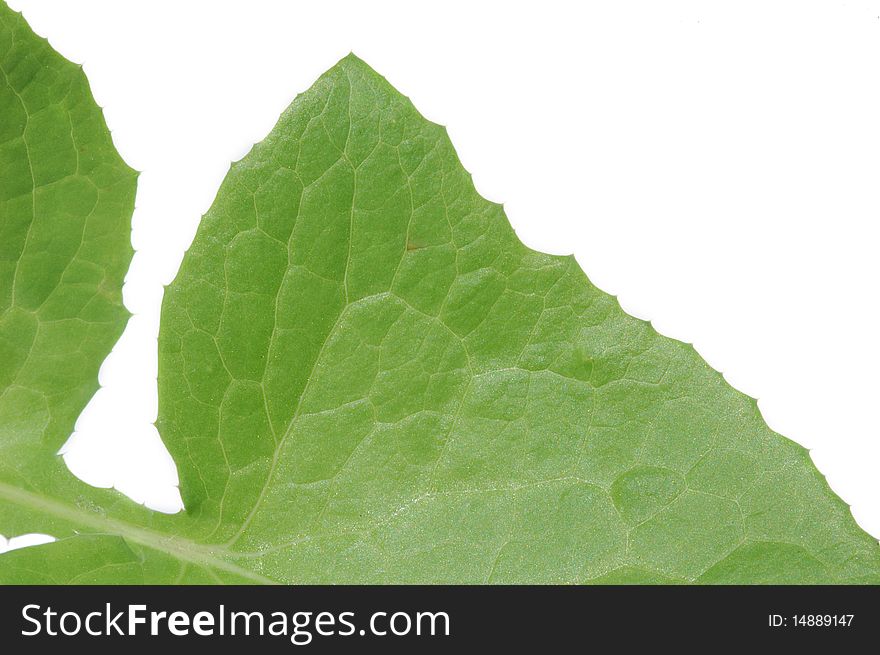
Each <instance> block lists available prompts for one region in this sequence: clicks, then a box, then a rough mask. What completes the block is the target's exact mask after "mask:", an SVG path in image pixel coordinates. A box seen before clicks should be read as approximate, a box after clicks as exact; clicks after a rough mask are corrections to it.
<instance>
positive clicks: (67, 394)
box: [0, 2, 136, 577]
mask: <svg viewBox="0 0 880 655" xmlns="http://www.w3.org/2000/svg"><path fill="white" fill-rule="evenodd" d="M135 185H136V173H135V172H134V171H133V170H132V169H130V168H129V167H128V166H127V165H126V164H125V162H123V161H122V159H121V158H120V157H119V154H118V153H117V152H116V150H115V149H114V147H113V143H112V141H111V139H110V133H109V132H108V130H107V127H106V125H105V123H104V119H103V116H102V114H101V110H100V109H99V108H98V106H97V105H96V104H95V101H94V99H93V98H92V94H91V92H90V90H89V86H88V82H87V81H86V78H85V75H84V74H83V72H82V70H81V68H80V67H79V66H76V65H74V64H72V63H70V62H69V61H67V60H65V59H63V58H62V57H61V56H60V55H59V54H58V53H56V52H55V51H54V50H52V48H51V47H50V46H49V44H48V43H47V42H46V41H45V40H44V39H41V38H39V37H37V36H36V35H35V34H34V33H33V32H31V30H30V28H29V27H28V26H27V24H26V23H25V21H24V19H23V18H22V17H21V15H20V14H17V13H15V12H13V11H12V10H11V9H9V8H8V6H7V5H6V4H5V3H2V2H0V532H3V533H5V534H7V535H15V534H20V533H22V532H30V531H33V530H37V529H40V528H41V527H43V528H48V529H51V528H52V527H53V526H51V525H46V524H45V522H44V521H41V520H36V521H32V520H31V518H32V517H31V515H30V513H29V512H28V511H26V510H22V508H20V507H18V506H16V505H15V504H14V503H11V502H10V501H9V498H8V496H9V495H10V494H15V493H18V492H19V491H23V492H29V493H36V494H41V495H46V496H48V497H57V498H61V497H64V498H67V499H68V500H71V499H75V498H76V496H73V497H72V496H71V492H72V488H73V487H74V486H79V487H82V488H83V489H88V488H87V487H85V486H84V485H81V483H78V482H77V481H75V479H74V478H73V477H72V476H71V475H70V474H69V473H68V472H67V469H66V467H65V466H64V463H63V462H62V460H61V458H60V457H57V456H56V453H57V452H58V450H59V448H60V447H61V446H62V445H63V444H64V442H65V441H66V440H67V438H68V437H69V435H70V433H71V432H72V430H73V427H74V422H75V421H76V418H77V416H78V415H79V413H80V412H81V411H82V409H83V407H84V406H85V405H86V403H87V402H88V400H89V399H90V398H91V396H92V395H93V394H94V393H95V391H96V390H97V388H98V368H99V367H100V365H101V362H102V361H103V359H104V357H105V356H106V355H107V354H108V353H109V352H110V349H111V348H112V346H113V344H114V343H115V342H116V340H117V339H118V338H119V336H120V334H121V333H122V330H123V328H124V326H125V323H126V321H127V319H128V312H127V311H126V309H125V307H124V306H123V304H122V282H123V277H124V275H125V272H126V270H127V269H128V265H129V262H130V261H131V257H132V248H131V243H130V233H131V215H132V211H133V207H134V195H135ZM72 483H73V484H72ZM73 493H75V492H73ZM0 577H2V574H0Z"/></svg>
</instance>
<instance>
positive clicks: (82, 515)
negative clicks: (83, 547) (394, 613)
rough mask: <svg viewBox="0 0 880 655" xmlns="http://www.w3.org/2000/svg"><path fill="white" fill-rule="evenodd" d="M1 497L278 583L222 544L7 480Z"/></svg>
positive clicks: (188, 558) (169, 552)
mask: <svg viewBox="0 0 880 655" xmlns="http://www.w3.org/2000/svg"><path fill="white" fill-rule="evenodd" d="M0 498H2V499H3V500H6V501H8V502H10V503H14V504H16V505H19V506H20V507H25V508H27V509H31V510H35V511H38V512H41V513H43V514H48V515H51V516H55V517H58V518H61V519H64V520H65V521H70V522H71V523H74V524H77V525H84V526H88V527H89V528H92V529H94V530H97V531H99V533H102V534H108V535H114V536H118V537H121V538H123V539H126V540H129V541H132V542H134V543H137V544H140V545H142V546H146V547H147V548H150V549H152V550H156V551H159V552H162V553H165V554H166V555H170V556H171V557H174V558H176V559H180V560H184V561H187V562H190V563H193V564H198V565H202V566H207V567H210V568H214V569H217V570H220V571H225V572H227V573H233V574H235V575H239V576H241V577H243V578H247V579H248V580H251V581H253V582H256V583H261V584H277V581H275V580H272V579H271V578H267V577H265V576H262V575H260V574H258V573H256V572H254V571H252V570H250V569H245V568H242V567H240V566H238V565H237V564H234V563H233V562H231V561H229V559H226V558H225V557H229V558H234V557H235V554H234V553H232V552H229V551H227V550H226V549H225V548H224V547H222V546H209V545H205V544H200V543H197V542H195V541H191V540H189V539H185V538H182V537H177V536H174V535H169V534H166V533H163V532H157V531H156V530H151V529H149V528H144V527H141V526H137V525H133V524H131V523H128V522H126V521H122V520H119V519H114V518H110V517H107V516H100V515H98V514H94V513H91V512H87V511H85V510H83V509H81V508H78V507H76V506H73V505H69V504H67V503H63V502H60V501H58V500H56V499H54V498H50V497H48V496H44V495H42V494H39V493H34V492H31V491H26V490H24V489H19V488H16V487H14V486H11V485H9V484H6V483H5V482H0Z"/></svg>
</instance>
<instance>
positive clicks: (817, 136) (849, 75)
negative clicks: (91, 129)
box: [0, 0, 880, 549]
mask: <svg viewBox="0 0 880 655" xmlns="http://www.w3.org/2000/svg"><path fill="white" fill-rule="evenodd" d="M9 4H10V5H11V6H12V7H13V8H15V9H19V10H23V11H24V14H25V17H26V18H27V20H28V21H29V22H30V24H31V26H32V27H33V28H34V30H35V31H36V32H37V33H39V34H41V35H44V36H46V37H48V39H49V41H50V42H51V44H52V45H53V46H54V47H55V48H56V49H57V50H58V51H59V52H61V53H62V54H63V55H64V56H65V57H67V58H69V59H71V60H73V61H76V62H79V63H83V64H84V65H85V71H86V74H87V75H88V77H89V81H90V82H91V85H92V89H93V91H94V95H95V97H96V99H97V101H98V103H99V104H100V105H101V106H103V107H104V108H105V114H106V118H107V122H108V124H109V126H110V129H111V130H112V132H113V137H114V141H115V143H116V146H117V148H118V149H119V151H120V153H121V154H122V156H123V157H124V158H125V159H126V160H127V161H128V163H129V164H130V165H132V166H133V167H135V168H136V169H138V170H140V171H142V174H141V177H140V183H139V187H138V194H137V209H136V211H135V215H134V231H133V235H132V240H133V243H134V246H135V248H136V249H137V253H136V255H135V258H134V262H133V263H132V268H131V271H130V272H129V275H128V278H127V282H126V286H125V290H124V291H125V302H126V304H127V305H128V307H129V308H130V309H131V310H132V311H133V312H134V313H135V316H134V318H133V319H132V321H131V323H130V324H129V326H128V328H127V330H126V332H125V334H124V335H123V337H122V340H121V341H120V343H119V344H118V345H117V347H116V349H115V350H114V352H113V354H112V355H111V356H110V357H109V358H108V359H107V361H106V362H105V364H104V367H103V369H102V372H101V384H102V385H103V388H102V389H101V391H100V392H99V393H98V394H97V396H96V397H95V398H94V400H93V401H92V403H91V404H90V405H89V407H88V408H87V409H86V411H85V413H84V414H83V416H82V417H81V418H80V420H79V422H78V424H77V432H76V433H75V434H74V435H73V437H72V439H71V441H70V442H69V443H68V445H67V446H66V447H65V459H66V461H67V464H68V466H70V468H71V469H72V470H73V472H74V473H76V474H77V475H79V476H80V477H82V478H83V479H84V480H86V481H87V482H90V483H92V484H96V485H101V486H110V485H113V486H116V487H117V488H119V489H120V490H122V491H123V492H125V493H126V494H128V495H130V496H132V497H133V498H135V499H136V500H138V501H139V502H146V503H147V504H148V505H150V506H152V507H155V508H158V509H162V510H165V511H174V510H176V509H178V508H179V507H180V500H179V495H178V493H177V490H176V488H175V486H174V485H175V483H176V481H177V476H176V472H175V469H174V464H173V462H172V461H171V459H170V457H169V456H168V455H167V453H166V452H165V449H164V447H163V446H162V444H161V441H160V439H159V437H158V435H157V433H156V430H155V428H154V427H153V426H152V421H153V420H154V419H155V416H156V383H155V376H156V341H155V339H156V333H157V329H158V321H159V307H160V302H161V297H162V288H163V285H165V284H167V283H169V282H170V281H171V280H172V279H173V277H174V275H175V272H176V270H177V267H178V265H179V263H180V259H181V257H182V256H183V252H184V251H185V249H186V248H187V246H188V245H189V242H190V241H191V239H192V236H193V234H194V232H195V229H196V225H197V223H198V220H199V217H200V215H201V214H202V213H204V211H205V210H206V209H207V208H208V206H209V204H210V203H211V201H212V200H213V198H214V195H215V193H216V190H217V187H218V185H219V184H220V181H221V180H222V178H223V176H224V175H225V173H226V171H227V169H228V167H229V163H230V161H232V160H235V159H239V158H241V157H242V156H243V155H244V154H245V153H246V152H247V151H248V150H249V149H250V146H251V144H253V143H254V142H256V141H259V140H261V139H262V138H263V137H264V136H265V135H266V133H267V132H268V131H269V130H270V129H271V127H272V125H273V124H274V122H275V120H276V119H277V117H278V115H279V114H280V112H281V111H282V110H283V109H284V108H285V107H286V106H287V104H288V103H289V102H290V101H291V100H292V99H293V97H294V96H295V95H296V94H297V93H298V92H300V91H303V90H305V89H306V88H308V87H309V86H310V85H311V83H312V82H313V81H314V80H315V79H316V78H317V77H318V76H319V75H320V74H321V73H322V72H323V71H324V70H326V69H327V68H329V67H330V66H332V65H333V64H334V63H335V62H336V61H337V60H338V59H340V58H341V57H343V56H344V55H346V54H347V53H348V52H349V51H354V52H355V53H356V54H358V55H359V56H360V57H361V58H363V59H365V60H366V61H367V62H368V63H369V64H370V65H372V66H373V67H374V68H375V69H376V70H378V71H379V72H380V73H382V74H383V75H385V76H386V77H387V78H388V79H389V80H390V82H391V83H392V84H394V85H395V86H396V87H397V88H398V89H400V90H401V91H402V92H403V93H405V94H406V95H408V96H410V97H411V98H412V100H413V102H414V103H415V104H416V106H417V107H418V108H419V109H420V110H421V112H422V113H423V114H425V115H426V116H427V117H428V118H430V119H431V120H434V121H436V122H439V123H442V124H444V125H447V126H448V128H449V132H450V135H451V138H452V140H453V142H454V143H455V146H456V147H457V149H458V152H459V154H460V156H461V159H462V160H463V162H464V164H465V166H466V167H467V168H468V169H469V170H470V171H471V172H472V173H473V175H474V180H475V182H476V185H477V188H478V189H479V190H480V192H481V193H482V194H483V195H484V196H486V197H488V198H490V199H492V200H496V201H499V202H504V203H505V207H506V210H507V213H508V216H509V217H510V220H511V222H512V223H513V226H514V227H515V228H516V230H517V233H518V234H519V235H520V237H521V238H522V239H523V241H525V242H526V243H527V244H528V245H530V246H532V247H534V248H538V249H541V250H545V251H550V252H554V253H560V254H563V253H569V252H574V253H575V254H576V255H577V259H578V261H579V262H580V263H581V265H582V266H583V268H584V269H585V271H586V272H587V274H588V275H589V276H590V278H591V279H592V280H593V281H594V282H595V283H596V284H597V285H598V286H600V287H601V288H602V289H604V290H606V291H608V292H610V293H613V294H616V295H618V296H619V298H620V301H621V303H622V305H623V307H624V308H625V309H626V310H627V311H629V312H630V313H632V314H635V315H636V316H639V317H642V318H645V319H649V320H651V321H652V322H653V323H654V325H655V327H656V328H657V329H658V330H659V331H660V332H662V333H664V334H666V335H669V336H672V337H676V338H678V339H682V340H685V341H690V342H694V344H695V346H696V348H697V350H698V351H699V352H700V353H701V354H702V355H703V356H704V357H705V358H706V359H707V360H708V361H709V363H710V364H711V365H712V366H714V367H715V368H717V369H719V370H721V371H723V372H724V374H725V377H726V378H727V379H728V380H729V381H730V382H731V384H733V385H734V386H735V387H737V388H738V389H740V390H742V391H744V392H746V393H748V394H750V395H752V396H756V397H757V398H759V400H760V408H761V411H762V412H763V414H764V416H765V418H766V419H767V421H768V423H769V424H770V426H771V427H772V428H774V429H775V430H777V431H779V432H781V433H783V434H785V435H786V436H788V437H790V438H792V439H794V440H796V441H798V442H800V443H801V444H803V445H805V446H807V447H808V448H810V449H811V453H812V456H813V459H814V461H815V462H816V464H817V466H818V467H819V469H820V470H821V471H822V472H823V473H824V474H825V475H826V476H827V477H828V480H829V482H830V484H831V486H832V487H833V488H834V490H835V491H836V492H837V493H839V494H840V495H841V496H842V497H843V498H844V500H846V502H847V503H849V504H851V505H852V508H853V513H854V515H855V517H856V520H857V521H858V522H859V523H860V524H861V525H862V527H864V528H865V529H866V530H867V531H869V532H871V533H872V534H873V535H874V536H878V537H880V476H878V475H877V473H876V472H877V470H878V468H880V428H878V417H877V407H878V398H880V382H878V374H877V372H878V370H880V341H878V324H880V320H878V319H880V310H878V307H880V303H878V291H877V282H878V280H880V261H878V257H877V249H878V244H880V240H878V231H880V230H878V227H877V226H878V219H880V83H878V81H880V3H878V2H858V1H850V2H830V1H827V0H826V1H824V2H809V1H805V0H799V1H797V2H766V1H764V2H743V1H742V0H740V1H738V2H735V3H732V2H728V3H723V5H722V4H720V3H719V4H713V3H706V2H678V3H675V2H662V3H657V2H645V3H629V2H614V3H593V4H588V3H574V2H572V3H561V2H549V1H547V0H543V1H542V2H537V3H535V4H534V6H531V7H530V6H528V5H525V4H516V3H512V2H502V3H494V2H479V3H478V2H474V1H471V2H452V1H449V0H446V1H444V2H442V3H440V2H437V3H412V2H400V3H392V2H369V3H361V2H350V3H349V2H328V1H326V0H323V1H320V2H313V1H312V2H307V3H297V2H280V1H279V2H270V1H257V0H249V1H246V2H224V1H217V0H211V1H200V2H193V1H189V2H180V1H166V0H150V1H149V2H134V1H131V2H121V1H119V0H115V1H114V0H106V1H98V0H94V1H74V0H28V1H25V0H9ZM0 549H2V544H0Z"/></svg>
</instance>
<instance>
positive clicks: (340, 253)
mask: <svg viewBox="0 0 880 655" xmlns="http://www.w3.org/2000/svg"><path fill="white" fill-rule="evenodd" d="M159 357H160V360H159V365H160V366H159V394H160V412H159V421H158V426H159V429H160V432H161V433H162V435H163V438H164V440H165V442H166V444H167V445H168V448H169V449H170V450H171V453H172V455H173V456H174V458H175V460H176V462H177V465H178V469H179V473H180V480H181V491H182V495H183V498H184V502H185V505H186V507H187V511H186V513H184V514H181V515H177V516H171V517H168V516H161V515H158V514H150V513H148V512H146V511H145V510H140V509H136V508H135V509H133V508H131V505H130V504H129V505H127V506H126V505H120V504H115V505H112V506H107V505H104V506H102V507H99V508H94V507H89V508H86V507H83V505H82V504H76V503H71V502H68V501H66V500H62V499H57V500H56V499H51V500H47V499H45V498H44V497H42V496H41V495H40V494H38V493H31V492H24V491H20V492H17V495H16V494H12V495H11V496H12V497H11V500H12V502H13V503H16V504H18V505H20V506H22V507H25V508H27V509H28V510H29V511H31V512H32V513H42V514H43V515H45V516H47V517H51V520H52V521H54V522H55V523H56V525H55V526H54V527H55V529H56V532H54V533H53V534H62V533H60V532H59V531H58V530H60V529H61V526H60V525H58V524H61V523H65V524H66V525H67V526H68V532H67V534H68V535H70V536H68V538H66V539H63V540H61V541H59V542H56V543H54V544H51V545H47V546H40V547H37V548H33V549H28V550H22V551H17V552H15V553H11V554H9V555H6V556H5V557H4V560H3V567H2V568H0V576H5V577H6V579H7V580H9V581H14V582H21V581H34V580H39V579H45V578H41V577H40V576H50V575H51V576H52V579H54V580H58V581H64V582H68V581H76V582H101V581H110V582H154V583H162V582H210V581H214V582H244V581H251V582H253V581H260V582H272V581H276V582H290V583H301V582H468V583H479V582H550V583H571V582H603V583H615V582H627V583H640V582H641V583H672V582H711V583H723V582H757V583H762V582H768V583H769V582H789V583H812V582H828V583H848V582H870V581H874V582H876V581H880V548H878V544H877V542H876V540H874V539H873V538H871V537H870V536H869V535H867V534H865V533H864V532H863V531H861V530H860V529H859V528H858V527H857V526H856V524H855V522H854V521H853V519H852V516H851V515H850V513H849V511H848V508H847V507H846V505H845V504H844V503H843V502H842V501H841V500H840V499H839V498H837V497H836V496H835V495H834V494H833V493H832V492H831V491H830V489H829V488H828V486H827V484H826V483H825V481H824V479H823V478H822V476H821V475H820V474H819V473H818V471H817V470H816V469H815V467H814V466H813V464H812V462H811V461H810V458H809V455H808V453H807V452H806V451H805V450H804V449H803V448H801V447H800V446H798V445H796V444H794V443H793V442H791V441H788V440H786V439H785V438H783V437H781V436H780V435H778V434H775V433H774V432H772V431H771V430H770V429H769V428H768V427H767V426H766V424H765V423H764V422H763V420H762V419H761V416H760V414H759V412H758V409H757V406H756V404H755V402H754V400H753V399H751V398H748V397H746V396H744V395H742V394H741V393H738V392H737V391H735V390H733V389H732V388H731V387H730V386H729V385H727V383H726V382H725V381H724V380H723V378H722V377H721V375H720V374H719V373H717V372H716V371H714V370H712V369H711V368H710V367H709V366H708V365H707V364H706V363H705V362H704V361H703V360H702V359H701V358H700V357H699V356H698V355H697V354H696V352H695V351H694V350H693V348H692V347H690V346H689V345H686V344H683V343H680V342H678V341H674V340H672V339H668V338H666V337H662V336H660V335H658V334H657V333H656V332H655V331H654V330H653V329H652V327H651V326H650V325H649V324H648V323H645V322H643V321H640V320H638V319H635V318H632V317H630V316H628V315H627V314H625V313H624V312H623V311H622V310H621V309H620V307H619V305H618V304H617V302H616V301H615V299H614V298H612V297H611V296H609V295H607V294H605V293H603V292H601V291H599V290H598V289H596V288H595V287H594V286H593V285H592V284H591V283H590V282H589V281H588V280H587V278H586V277H585V275H584V273H583V272H582V271H581V270H580V268H579V267H578V265H577V263H576V262H575V261H574V259H573V258H571V257H556V256H551V255H545V254H542V253H538V252H534V251H532V250H530V249H529V248H527V247H525V246H524V245H523V244H522V243H520V242H519V240H518V239H517V238H516V236H515V234H514V233H513V231H512V229H511V228H510V225H509V224H508V222H507V219H506V218H505V216H504V213H503V211H502V209H501V207H500V206H499V205H496V204H493V203H490V202H487V201H486V200H484V199H483V198H481V197H480V196H479V195H478V194H477V192H476V191H475V189H474V186H473V184H472V182H471V179H470V176H469V175H468V173H467V172H466V171H465V170H464V169H463V167H462V166H461V163H460V162H459V160H458V158H457V157H456V155H455V151H454V150H453V147H452V145H451V143H450V141H449V139H448V137H447V134H446V132H445V130H444V129H443V128H442V127H440V126H438V125H435V124H433V123H430V122H429V121H427V120H425V119H424V118H423V117H422V116H421V115H420V114H419V113H418V112H417V111H416V110H415V108H414V107H413V106H412V104H411V103H410V102H409V101H408V100H407V99H406V98H404V97H403V96H401V95H400V94H399V93H398V92H397V91H395V90H394V89H393V88H392V87H391V86H390V85H389V84H388V83H387V82H386V81H385V80H384V79H383V78H381V77H380V76H379V75H377V74H376V73H375V72H374V71H373V70H371V69H370V68H369V67H368V66H367V65H366V64H364V63H363V62H362V61H360V60H358V59H357V58H356V57H354V56H353V55H352V56H348V57H346V58H345V59H343V60H342V61H341V62H339V64H337V65H336V66H335V67H333V68H332V69H331V70H330V71H328V72H327V73H326V74H325V75H323V76H322V77H321V78H320V79H319V80H318V81H317V83H316V84H315V85H314V86H313V87H312V88H311V89H310V90H309V91H308V92H306V93H305V94H303V95H301V96H299V97H298V98H297V99H296V100H295V101H294V102H293V104H292V105H291V107H290V108H289V109H288V110H287V111H286V112H285V113H284V114H283V115H282V117H281V119H280V121H279V122H278V124H277V126H276V127H275V129H274V130H273V131H272V133H271V134H270V135H269V136H268V137H267V138H266V140H265V141H263V142H262V143H260V144H258V145H256V146H255V147H254V149H253V151H252V152H251V153H250V154H249V155H247V157H245V158H244V159H243V160H242V161H240V162H238V163H236V164H235V165H233V167H232V169H231V171H230V172H229V174H228V176H227V178H226V180H225V181H224V182H223V185H222V187H221V189H220V191H219V193H218V196H217V199H216V201H215V203H214V205H213V206H212V207H211V209H210V211H209V212H208V214H207V215H206V216H205V217H204V219H203V220H202V223H201V226H200V228H199V231H198V234H197V235H196V238H195V240H194V242H193V245H192V248H191V249H190V251H189V252H188V253H187V255H186V257H185V258H184V261H183V264H182V266H181V269H180V273H179V274H178V276H177V279H176V280H175V281H174V283H173V284H172V285H171V286H170V287H169V288H168V289H167V292H166V296H165V301H164V305H163V314H162V324H161V331H160V355H159ZM7 495H8V494H7ZM74 530H75V533H74ZM36 572H39V573H36Z"/></svg>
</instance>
